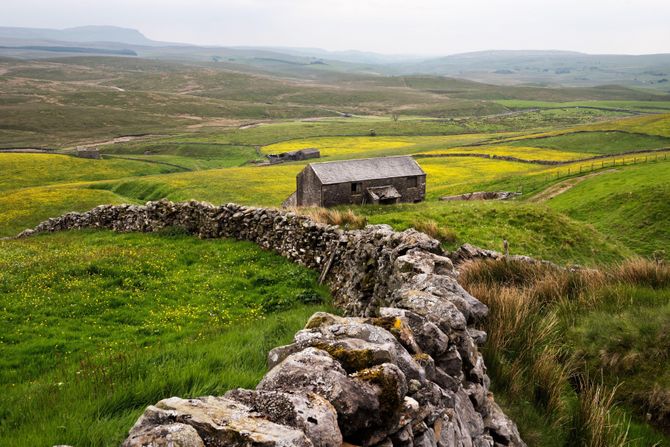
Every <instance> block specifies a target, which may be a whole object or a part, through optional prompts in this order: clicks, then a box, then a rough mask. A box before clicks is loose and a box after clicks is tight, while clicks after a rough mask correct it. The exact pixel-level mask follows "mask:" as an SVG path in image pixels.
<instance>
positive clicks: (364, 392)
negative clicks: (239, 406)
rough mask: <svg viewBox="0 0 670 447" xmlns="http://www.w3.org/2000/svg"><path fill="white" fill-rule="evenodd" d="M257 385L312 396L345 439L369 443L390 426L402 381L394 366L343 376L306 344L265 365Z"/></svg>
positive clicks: (397, 411) (336, 364) (336, 365)
mask: <svg viewBox="0 0 670 447" xmlns="http://www.w3.org/2000/svg"><path fill="white" fill-rule="evenodd" d="M257 389H258V390H262V391H283V392H293V393H301V392H311V393H315V394H318V395H320V396H322V397H324V398H325V399H326V400H328V402H330V403H331V404H332V405H333V407H334V408H335V409H336V410H337V414H338V422H339V426H340V430H341V431H342V435H343V436H344V439H345V440H347V441H353V442H361V441H362V440H364V441H367V442H369V441H370V438H371V437H373V436H375V435H376V433H377V432H379V431H381V430H382V429H383V428H384V427H388V426H392V425H395V424H396V422H397V420H398V419H399V417H400V411H401V403H402V401H403V399H404V397H405V393H406V392H407V385H406V382H405V377H404V374H403V373H402V371H400V369H398V367H396V366H395V365H391V364H383V365H379V366H376V367H374V368H370V369H365V370H362V371H359V372H358V373H356V374H354V375H352V376H349V375H348V374H347V372H346V371H345V370H344V369H343V368H342V366H341V365H340V363H339V362H337V361H336V360H335V359H333V358H332V357H331V356H330V355H329V354H328V353H327V352H325V351H322V350H319V349H316V348H306V349H305V350H303V351H300V352H298V353H295V354H292V355H290V356H288V357H287V358H286V359H284V360H283V361H282V362H281V363H279V364H278V365H277V366H275V367H274V368H273V369H271V370H270V372H268V374H267V375H266V376H265V377H264V378H263V380H261V382H260V383H259V384H258V387H257ZM382 439H383V438H382Z"/></svg>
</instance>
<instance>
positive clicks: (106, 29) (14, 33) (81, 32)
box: [0, 26, 165, 46]
mask: <svg viewBox="0 0 670 447" xmlns="http://www.w3.org/2000/svg"><path fill="white" fill-rule="evenodd" d="M0 38H8V39H25V40H52V41H61V42H117V43H124V44H129V45H149V46H155V45H165V44H164V43H161V42H156V41H153V40H151V39H148V38H147V37H145V36H144V34H142V33H141V32H139V31H137V30H135V29H130V28H120V27H117V26H80V27H76V28H67V29H63V30H56V29H46V28H15V27H5V26H3V27H0Z"/></svg>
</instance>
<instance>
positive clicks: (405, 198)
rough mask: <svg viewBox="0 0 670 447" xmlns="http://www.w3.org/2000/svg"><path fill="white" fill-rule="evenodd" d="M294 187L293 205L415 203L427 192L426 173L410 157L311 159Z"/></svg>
mask: <svg viewBox="0 0 670 447" xmlns="http://www.w3.org/2000/svg"><path fill="white" fill-rule="evenodd" d="M296 187H297V188H296V193H295V196H294V197H293V196H292V199H293V200H292V202H293V203H291V205H296V206H323V207H329V206H336V205H362V204H393V203H400V202H409V203H415V202H421V201H423V200H424V198H425V196H426V173H425V172H424V171H423V169H421V167H420V166H419V164H418V163H417V162H416V161H415V160H414V159H413V158H412V157H382V158H364V159H358V160H342V161H332V162H325V163H310V164H309V165H307V166H306V167H305V169H303V170H302V172H300V173H299V174H298V176H297V177H296Z"/></svg>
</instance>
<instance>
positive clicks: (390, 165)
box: [308, 155, 425, 185]
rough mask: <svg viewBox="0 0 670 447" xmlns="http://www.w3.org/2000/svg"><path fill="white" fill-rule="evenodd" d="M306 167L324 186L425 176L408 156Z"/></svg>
mask: <svg viewBox="0 0 670 447" xmlns="http://www.w3.org/2000/svg"><path fill="white" fill-rule="evenodd" d="M308 166H310V167H311V168H312V170H313V171H314V173H315V174H316V176H317V177H318V178H319V180H321V183H322V184H324V185H326V184H335V183H345V182H355V181H362V180H374V179H382V178H391V177H404V176H417V175H425V172H424V171H423V169H421V166H419V164H418V163H417V162H416V160H414V158H412V157H411V156H408V155H394V156H389V157H372V158H354V159H349V160H336V161H325V162H316V163H309V165H308Z"/></svg>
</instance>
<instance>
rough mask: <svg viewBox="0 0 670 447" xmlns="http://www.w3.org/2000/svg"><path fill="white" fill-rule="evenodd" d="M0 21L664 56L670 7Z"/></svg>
mask: <svg viewBox="0 0 670 447" xmlns="http://www.w3.org/2000/svg"><path fill="white" fill-rule="evenodd" d="M36 11H38V12H37V13H36ZM0 16H1V17H2V18H3V20H2V22H0V25H2V26H13V27H31V28H55V29H63V28H71V27H78V26H88V25H98V26H105V25H106V26H119V27H125V28H133V29H137V30H139V31H140V32H142V33H143V34H144V35H145V36H146V37H148V38H149V39H152V40H158V41H166V42H178V43H188V44H195V45H211V46H248V47H249V46H252V47H292V48H320V49H325V50H329V51H362V52H376V53H382V54H389V55H421V56H435V55H449V54H457V53H466V52H472V51H488V50H561V51H577V52H583V53H590V54H657V53H669V52H670V26H668V23H670V2H665V1H660V0H641V1H638V2H632V1H628V0H618V1H610V2H607V1H604V0H591V1H577V0H567V1H562V2H559V1H556V0H550V1H548V2H543V3H541V4H540V3H538V2H533V1H532V0H510V1H507V2H500V1H490V0H488V1H487V0H475V1H472V2H469V3H467V4H461V3H454V2H448V1H439V0H417V1H414V2H412V3H411V4H409V2H405V1H400V0H386V1H381V0H356V1H354V0H340V1H338V2H335V1H333V0H322V1H320V2H318V4H316V2H313V1H312V2H310V1H309V0H265V1H263V0H226V1H215V0H192V1H188V2H187V1H184V0H165V1H158V0H135V1H130V0H117V1H115V2H114V4H109V3H108V2H83V1H80V0H59V1H45V0H21V1H18V0H4V1H3V2H2V4H1V5H0Z"/></svg>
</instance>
